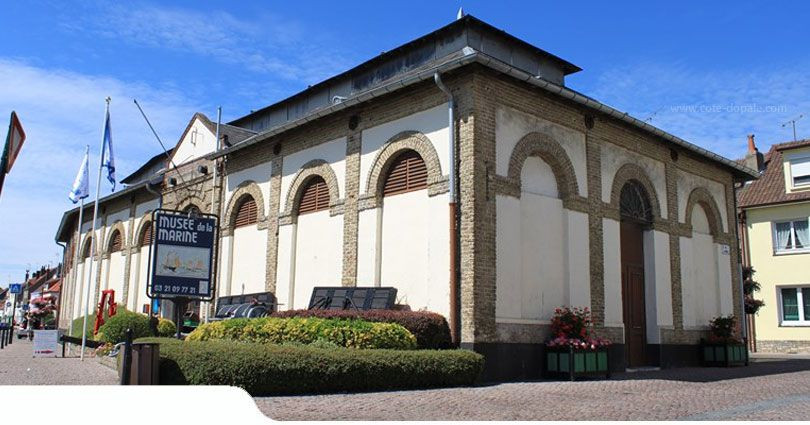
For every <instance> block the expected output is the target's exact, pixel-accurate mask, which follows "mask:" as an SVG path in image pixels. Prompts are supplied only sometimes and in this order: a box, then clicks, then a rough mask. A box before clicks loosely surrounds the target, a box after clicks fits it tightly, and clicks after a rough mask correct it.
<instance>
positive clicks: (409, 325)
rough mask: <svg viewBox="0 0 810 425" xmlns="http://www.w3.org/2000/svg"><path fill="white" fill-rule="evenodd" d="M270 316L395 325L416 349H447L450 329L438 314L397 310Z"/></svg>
mask: <svg viewBox="0 0 810 425" xmlns="http://www.w3.org/2000/svg"><path fill="white" fill-rule="evenodd" d="M271 317H319V318H324V319H362V320H366V321H369V322H383V323H396V324H398V325H401V326H402V327H404V328H405V329H407V330H408V331H409V332H410V333H412V334H413V336H414V337H416V346H417V347H419V348H430V349H445V348H451V347H452V344H451V339H450V326H448V324H447V320H446V319H445V318H444V316H442V315H441V314H438V313H432V312H429V311H398V310H366V311H363V310H287V311H279V312H276V313H273V314H272V315H271Z"/></svg>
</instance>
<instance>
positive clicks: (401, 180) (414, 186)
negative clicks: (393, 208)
mask: <svg viewBox="0 0 810 425" xmlns="http://www.w3.org/2000/svg"><path fill="white" fill-rule="evenodd" d="M426 187H427V166H426V165H425V161H424V160H423V159H422V157H421V156H419V154H418V153H417V152H416V151H413V150H408V151H405V152H403V153H401V154H399V156H397V157H396V159H394V162H393V163H391V166H390V168H389V169H388V174H387V175H386V176H385V185H384V186H383V196H390V195H396V194H400V193H405V192H412V191H415V190H420V189H424V188H426Z"/></svg>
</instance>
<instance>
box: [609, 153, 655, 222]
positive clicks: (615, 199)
mask: <svg viewBox="0 0 810 425" xmlns="http://www.w3.org/2000/svg"><path fill="white" fill-rule="evenodd" d="M630 181H636V182H638V183H639V184H640V185H641V187H643V188H644V191H645V192H647V197H648V198H649V201H650V209H652V215H653V221H655V220H659V221H660V220H661V203H660V202H658V193H657V192H656V191H655V186H653V184H652V180H650V178H649V177H647V173H646V172H645V171H644V169H642V168H641V167H639V166H638V165H636V164H632V163H627V164H624V165H622V166H621V167H619V170H618V171H616V174H615V175H614V176H613V186H611V190H610V208H611V209H612V210H614V211H615V212H616V213H617V214H618V212H619V210H620V207H619V198H620V197H621V193H622V188H623V187H624V185H625V184H627V183H628V182H630Z"/></svg>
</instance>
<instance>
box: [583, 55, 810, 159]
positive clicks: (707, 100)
mask: <svg viewBox="0 0 810 425" xmlns="http://www.w3.org/2000/svg"><path fill="white" fill-rule="evenodd" d="M806 65H807V64H804V66H802V65H801V64H795V66H793V67H784V66H773V65H769V66H768V67H765V66H760V67H747V68H745V69H731V70H722V71H717V70H699V69H695V68H692V67H689V66H686V65H683V64H678V63H673V64H655V63H643V64H637V65H634V66H628V67H623V68H618V69H613V70H610V71H607V72H605V73H603V74H602V75H601V76H600V77H599V78H598V79H597V81H596V83H595V84H594V86H595V87H592V88H590V89H588V90H583V91H584V92H585V93H587V94H589V95H591V96H593V97H595V98H596V99H598V100H600V101H602V102H605V103H607V104H609V105H611V106H614V107H616V108H617V109H619V110H623V111H627V112H629V113H630V114H631V115H633V116H634V117H636V118H638V119H641V120H645V119H648V118H650V117H651V119H650V120H649V123H650V124H652V125H654V126H656V127H658V128H661V129H662V130H666V131H668V132H670V133H672V134H675V135H677V136H679V137H682V138H684V139H686V140H688V141H690V142H692V143H695V144H697V145H700V146H702V147H704V148H707V149H709V150H711V151H714V152H716V153H719V154H721V155H723V156H726V157H728V158H739V157H742V156H743V155H745V151H746V146H747V145H746V135H747V134H749V133H754V134H756V136H757V137H756V138H757V146H758V147H759V149H760V151H766V150H767V149H768V148H769V147H770V145H771V144H773V143H779V142H784V141H790V140H792V137H793V135H792V131H791V130H790V129H789V128H783V127H782V126H781V124H782V123H783V122H785V121H787V120H789V119H791V118H793V117H795V116H798V115H799V114H802V113H804V114H805V115H808V112H810V74H808V73H807V72H806V71H805V70H806V69H807V66H806ZM802 124H804V128H805V129H810V117H808V118H807V121H806V122H805V123H802V122H801V121H800V122H799V124H798V125H797V127H798V128H799V129H801V127H802ZM798 133H799V134H798V136H799V138H801V137H802V135H804V136H805V137H810V131H805V132H803V133H802V132H801V131H799V132H798Z"/></svg>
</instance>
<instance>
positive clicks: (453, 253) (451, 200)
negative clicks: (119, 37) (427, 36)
mask: <svg viewBox="0 0 810 425" xmlns="http://www.w3.org/2000/svg"><path fill="white" fill-rule="evenodd" d="M433 80H434V81H435V83H436V85H437V86H438V87H439V89H440V90H441V91H442V92H443V93H444V94H445V95H446V96H447V111H448V113H447V129H448V136H447V143H448V152H449V153H450V170H449V172H448V175H449V178H448V184H449V186H450V187H449V189H450V190H449V191H448V196H447V198H448V199H447V201H448V207H449V213H450V318H449V319H450V320H449V322H450V323H449V325H450V337H451V340H452V343H453V345H454V346H458V345H459V341H460V338H459V334H460V332H459V331H460V329H459V324H460V323H461V320H459V319H460V316H461V311H460V310H459V304H460V303H459V294H460V293H461V289H460V288H459V278H458V273H459V270H460V263H461V261H460V258H459V255H458V247H459V245H460V242H461V233H459V216H458V196H457V192H456V181H457V180H458V175H457V174H458V170H457V168H456V161H457V159H456V158H457V157H456V123H455V99H453V93H452V92H451V91H450V89H448V88H447V86H445V85H444V83H443V82H442V77H441V75H439V73H438V72H436V73H435V74H433Z"/></svg>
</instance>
